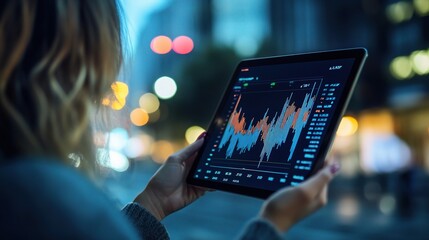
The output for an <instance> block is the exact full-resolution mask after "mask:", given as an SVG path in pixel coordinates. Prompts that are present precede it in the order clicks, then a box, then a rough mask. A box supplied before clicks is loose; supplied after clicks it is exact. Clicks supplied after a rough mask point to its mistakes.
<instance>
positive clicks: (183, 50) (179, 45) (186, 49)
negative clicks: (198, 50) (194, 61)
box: [173, 36, 194, 54]
mask: <svg viewBox="0 0 429 240" xmlns="http://www.w3.org/2000/svg"><path fill="white" fill-rule="evenodd" d="M193 49H194V42H193V41H192V39H191V38H190V37H187V36H179V37H177V38H175V39H174V41H173V50H174V51H175V52H176V53H178V54H188V53H190V52H192V50H193Z"/></svg>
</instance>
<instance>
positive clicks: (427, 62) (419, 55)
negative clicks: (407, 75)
mask: <svg viewBox="0 0 429 240" xmlns="http://www.w3.org/2000/svg"><path fill="white" fill-rule="evenodd" d="M411 62H412V64H413V70H414V71H415V72H416V73H417V74H419V75H424V74H427V73H429V54H428V53H427V52H426V51H415V52H413V53H412V54H411Z"/></svg>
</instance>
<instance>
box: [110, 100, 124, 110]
mask: <svg viewBox="0 0 429 240" xmlns="http://www.w3.org/2000/svg"><path fill="white" fill-rule="evenodd" d="M126 103H127V101H126V99H125V98H120V99H119V98H118V99H115V100H113V101H112V103H111V105H110V107H111V108H112V109H113V110H121V109H122V108H124V106H125V104H126Z"/></svg>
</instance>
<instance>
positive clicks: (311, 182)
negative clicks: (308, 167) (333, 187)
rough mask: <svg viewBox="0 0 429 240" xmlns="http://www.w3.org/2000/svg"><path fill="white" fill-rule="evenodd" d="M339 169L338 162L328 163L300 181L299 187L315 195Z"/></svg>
mask: <svg viewBox="0 0 429 240" xmlns="http://www.w3.org/2000/svg"><path fill="white" fill-rule="evenodd" d="M339 169H340V165H339V163H338V162H335V163H333V164H330V165H328V166H326V167H324V168H322V169H321V170H320V171H319V172H318V173H316V175H314V176H313V177H311V178H310V179H308V180H307V181H305V182H304V183H302V184H301V187H302V188H303V189H304V190H306V191H307V192H309V193H312V195H313V196H316V195H318V194H320V192H321V191H322V190H323V188H324V187H325V186H326V185H327V184H328V183H329V182H330V181H331V180H332V178H333V177H334V176H335V174H336V173H337V172H338V171H339Z"/></svg>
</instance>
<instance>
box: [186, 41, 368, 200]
mask: <svg viewBox="0 0 429 240" xmlns="http://www.w3.org/2000/svg"><path fill="white" fill-rule="evenodd" d="M367 56H368V54H367V50H366V49H365V48H352V49H341V50H333V51H323V52H312V53H304V54H293V55H285V56H275V57H266V58H255V59H247V60H243V61H241V62H240V63H239V64H238V65H237V67H236V68H235V70H234V73H233V74H232V77H231V79H230V81H229V84H228V86H227V88H226V89H225V91H224V94H223V96H222V99H221V101H220V103H219V104H218V107H217V110H216V112H215V114H214V116H213V118H212V121H211V123H210V125H209V128H208V129H207V135H206V139H209V138H210V137H211V135H212V133H213V131H214V129H215V122H214V121H215V118H216V116H218V115H220V114H221V111H222V109H223V107H224V106H225V104H226V103H227V101H228V96H229V94H228V93H229V92H230V91H232V87H233V85H234V84H235V82H236V78H237V76H238V74H239V73H240V69H242V68H243V67H254V66H261V65H275V64H288V63H297V62H314V61H323V60H333V59H346V58H353V59H354V62H353V66H352V68H351V71H350V73H349V76H348V79H347V80H346V81H345V86H344V90H343V92H342V94H341V96H340V97H339V101H338V107H337V108H336V109H335V110H334V112H333V114H332V121H331V122H330V124H329V125H328V127H327V130H326V134H325V137H324V139H322V142H321V145H320V150H319V152H318V154H317V157H316V159H318V160H317V161H316V162H315V164H314V165H313V167H312V169H311V170H310V173H309V175H308V176H307V179H308V177H310V176H312V175H313V174H314V173H315V172H317V171H318V170H319V169H320V168H322V166H323V164H324V159H325V157H326V154H327V153H328V151H329V149H330V147H331V144H332V142H333V139H334V136H335V132H336V130H337V128H338V125H339V123H340V120H341V118H342V116H343V114H344V112H345V110H346V107H347V105H348V103H349V101H350V98H351V96H352V94H353V90H354V87H355V86H356V82H357V79H358V78H359V75H360V72H361V70H362V67H363V65H364V62H365V59H366V57H367ZM207 142H208V141H205V142H204V144H203V146H202V147H201V151H199V153H198V154H197V156H196V159H195V161H194V163H193V165H192V167H191V169H190V171H189V174H188V176H187V180H186V181H187V183H189V184H191V185H194V186H198V187H205V188H210V189H216V190H222V191H227V192H232V193H238V194H242V195H247V196H252V197H257V198H262V199H265V198H267V197H268V196H270V195H271V194H272V193H273V192H275V191H271V190H266V189H260V188H251V187H246V186H239V185H234V184H229V183H222V182H213V181H210V180H204V179H195V178H193V175H194V174H195V171H196V168H197V165H198V162H199V161H200V160H201V155H202V153H203V150H202V149H205V148H206V147H207ZM304 181H305V180H304Z"/></svg>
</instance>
